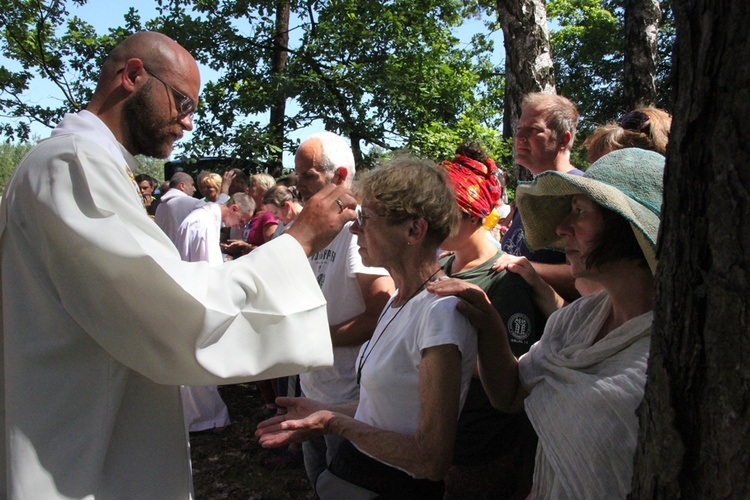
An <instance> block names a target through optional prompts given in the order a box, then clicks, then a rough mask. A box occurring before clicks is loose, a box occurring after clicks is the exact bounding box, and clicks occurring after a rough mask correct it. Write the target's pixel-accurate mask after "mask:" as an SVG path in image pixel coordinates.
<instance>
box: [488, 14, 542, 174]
mask: <svg viewBox="0 0 750 500" xmlns="http://www.w3.org/2000/svg"><path fill="white" fill-rule="evenodd" d="M497 15H498V19H499V21H500V25H501V26H502V29H503V44H504V46H505V110H504V116H503V137H506V138H508V137H512V136H513V133H514V131H515V129H516V124H517V123H518V117H519V116H520V115H521V100H522V99H523V96H525V95H526V94H528V93H530V92H549V93H555V69H554V67H553V66H552V56H551V54H550V43H549V28H548V27H547V8H546V6H545V1H544V0H497ZM519 167H520V166H519ZM518 177H519V178H520V179H530V178H531V173H530V172H529V171H528V170H526V169H525V168H523V167H520V168H519V169H518Z"/></svg>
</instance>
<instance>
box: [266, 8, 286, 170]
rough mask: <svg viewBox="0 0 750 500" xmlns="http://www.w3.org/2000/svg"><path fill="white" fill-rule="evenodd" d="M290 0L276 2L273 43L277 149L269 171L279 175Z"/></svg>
mask: <svg viewBox="0 0 750 500" xmlns="http://www.w3.org/2000/svg"><path fill="white" fill-rule="evenodd" d="M288 48H289V0H280V1H278V2H276V36H275V37H274V43H273V55H272V57H273V60H272V61H271V72H272V76H273V78H272V79H271V81H272V82H274V84H275V85H276V89H275V93H276V100H275V102H274V103H273V105H272V106H271V113H270V116H269V125H268V127H269V131H270V134H271V138H272V140H271V144H272V145H273V146H275V147H276V148H277V149H276V151H275V152H274V153H273V154H272V159H271V161H269V167H268V170H269V171H268V173H269V174H271V175H272V176H274V177H279V176H280V175H281V173H282V171H283V168H284V164H283V154H284V118H285V116H286V92H285V91H284V90H283V89H284V87H285V86H284V85H283V78H282V77H283V74H284V72H285V71H286V63H287V58H288V56H289V52H288V51H287V49H288Z"/></svg>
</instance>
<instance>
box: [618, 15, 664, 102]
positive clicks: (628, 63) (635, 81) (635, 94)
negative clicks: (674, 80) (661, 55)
mask: <svg viewBox="0 0 750 500" xmlns="http://www.w3.org/2000/svg"><path fill="white" fill-rule="evenodd" d="M660 21H661V8H660V7H659V0H625V40H626V41H627V43H626V44H625V82H624V85H623V87H624V88H623V104H624V105H625V109H624V110H623V111H630V110H633V109H635V108H637V107H640V106H653V105H654V103H656V64H657V55H658V54H657V50H656V49H657V35H658V33H659V22H660Z"/></svg>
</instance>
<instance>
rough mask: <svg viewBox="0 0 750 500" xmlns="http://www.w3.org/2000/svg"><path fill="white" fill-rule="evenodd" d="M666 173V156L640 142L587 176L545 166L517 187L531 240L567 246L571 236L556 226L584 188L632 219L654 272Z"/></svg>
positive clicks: (534, 244)
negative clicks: (566, 236)
mask: <svg viewBox="0 0 750 500" xmlns="http://www.w3.org/2000/svg"><path fill="white" fill-rule="evenodd" d="M663 177H664V157H663V156H662V155H660V154H659V153H655V152H653V151H646V150H644V149H637V148H626V149H621V150H618V151H613V152H611V153H609V154H606V155H604V156H602V157H601V158H600V159H599V160H597V161H596V162H594V163H593V164H592V165H591V166H590V167H589V168H588V170H586V172H585V173H584V174H583V175H582V176H579V175H570V174H564V173H559V172H543V173H541V174H539V175H538V176H536V177H535V178H534V180H533V181H531V182H528V183H521V184H519V185H518V188H517V190H516V204H517V206H518V209H519V210H520V212H521V219H522V220H523V225H524V232H525V236H526V241H527V243H528V245H529V247H530V248H531V249H540V248H554V249H558V250H562V249H564V247H565V242H564V240H563V238H561V237H560V236H558V235H557V233H556V232H555V229H556V228H557V226H558V225H559V224H560V222H562V220H563V219H564V218H565V216H566V215H567V214H568V213H570V197H571V196H572V195H574V194H583V195H585V196H588V197H589V198H591V199H592V200H594V201H595V202H597V203H598V204H599V205H602V206H603V207H606V208H608V209H610V210H612V211H614V212H616V213H618V214H620V215H621V216H623V217H624V218H625V219H627V220H628V221H629V222H630V226H631V227H632V228H633V233H634V234H635V236H636V239H637V240H638V243H639V245H640V247H641V249H642V250H643V254H644V255H645V256H646V260H647V261H648V264H649V267H650V268H651V271H652V272H654V271H655V269H656V253H655V247H656V238H657V235H658V233H659V221H660V214H661V201H662V193H663V191H664V183H663Z"/></svg>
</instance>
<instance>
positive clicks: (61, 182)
mask: <svg viewBox="0 0 750 500" xmlns="http://www.w3.org/2000/svg"><path fill="white" fill-rule="evenodd" d="M199 89H200V75H199V71H198V66H197V64H196V62H195V60H194V59H193V57H192V56H191V55H190V54H189V53H188V52H187V51H186V50H185V49H184V48H183V47H181V46H180V45H178V44H177V43H176V42H175V41H174V40H171V39H170V38H168V37H166V36H164V35H162V34H159V33H154V32H141V33H137V34H135V35H132V36H130V37H129V38H127V39H126V40H124V41H123V42H122V43H120V44H119V45H118V46H117V47H116V48H115V49H114V50H113V51H112V53H111V54H110V55H109V57H108V58H107V60H106V61H105V62H104V65H103V67H102V69H101V76H100V78H99V81H98V84H97V87H96V90H95V93H94V95H93V98H92V100H91V102H90V104H89V105H88V107H87V108H86V110H84V111H81V112H79V113H73V114H67V115H65V117H64V119H63V120H62V122H61V123H60V124H59V125H58V126H57V128H55V130H54V131H53V132H52V137H51V138H49V139H46V140H44V141H41V142H40V143H39V144H38V145H37V146H35V147H34V148H33V149H32V151H31V152H30V153H29V154H28V155H27V157H26V158H25V159H24V161H23V162H22V163H21V164H20V165H19V167H18V169H17V170H16V172H15V174H14V176H13V178H12V179H11V180H10V181H9V183H8V185H7V187H6V190H5V193H4V196H3V198H2V205H0V266H1V267H0V282H1V283H2V303H1V304H0V305H1V307H2V318H3V321H2V332H1V334H2V344H0V345H2V346H3V349H2V352H1V353H0V420H2V426H1V427H0V428H1V429H2V431H0V432H2V433H1V434H0V436H2V452H1V453H0V457H1V458H0V460H1V461H2V463H0V496H3V497H6V498H13V499H25V498H28V499H39V498H44V499H52V498H95V497H100V498H165V499H166V498H170V499H171V498H190V497H191V496H192V479H191V474H190V459H189V447H188V436H187V433H186V430H185V427H184V425H183V420H182V404H181V400H180V392H179V388H178V386H179V385H180V384H186V385H211V384H227V383H238V382H242V381H250V380H256V379H267V378H273V377H280V376H284V375H289V374H294V373H299V372H304V371H306V370H309V369H311V368H316V367H325V366H330V365H331V363H332V360H333V356H332V352H331V339H330V334H329V329H328V321H327V316H326V304H325V299H324V298H323V295H322V294H321V292H320V287H319V286H318V284H317V282H316V280H315V276H314V275H313V273H312V271H311V270H310V265H309V263H308V261H307V257H308V256H309V255H310V254H312V253H314V252H317V251H319V250H321V249H322V248H324V247H325V246H326V245H327V244H328V243H329V242H330V241H331V240H332V239H333V237H334V236H336V235H337V234H338V233H339V231H340V230H341V228H342V227H343V225H344V224H345V223H347V222H349V221H351V220H353V219H354V218H355V211H354V208H355V207H356V204H355V201H354V198H353V197H352V196H351V193H350V192H349V191H348V190H347V189H346V188H344V187H337V186H330V187H329V188H327V189H325V190H323V191H321V192H320V193H319V194H318V196H315V197H313V198H312V199H311V200H310V202H309V203H308V205H307V207H306V208H305V210H303V211H302V213H301V214H300V216H299V218H298V219H297V221H296V223H295V224H294V227H292V228H290V230H289V231H288V232H287V233H286V234H285V235H283V236H281V237H279V238H276V239H274V240H273V241H271V242H269V243H268V244H267V245H265V246H264V247H263V248H260V249H258V250H256V251H254V252H252V253H251V254H250V255H248V256H246V257H242V258H240V259H237V260H235V261H233V262H230V263H226V264H221V265H219V266H209V264H208V263H206V262H183V261H182V260H181V259H180V255H179V253H178V252H177V250H176V248H175V246H174V245H173V244H172V242H171V241H170V240H169V238H168V237H167V236H166V235H165V234H164V233H163V232H162V231H161V229H159V227H158V226H157V225H156V224H155V223H154V222H153V221H152V220H151V219H150V218H149V217H148V215H147V214H146V211H145V209H144V208H143V204H142V202H141V195H140V193H139V191H138V187H137V185H136V184H135V182H134V180H133V175H132V173H131V169H133V168H135V167H136V166H137V162H136V160H135V158H134V155H138V154H144V155H148V156H153V157H156V158H166V157H167V156H169V154H170V153H171V152H172V148H173V143H174V142H175V141H176V140H178V139H179V138H181V137H182V135H183V133H184V132H185V131H189V130H192V128H193V113H194V112H195V110H196V105H197V102H198V92H199Z"/></svg>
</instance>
